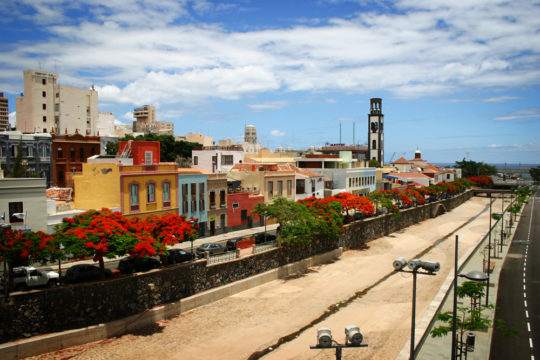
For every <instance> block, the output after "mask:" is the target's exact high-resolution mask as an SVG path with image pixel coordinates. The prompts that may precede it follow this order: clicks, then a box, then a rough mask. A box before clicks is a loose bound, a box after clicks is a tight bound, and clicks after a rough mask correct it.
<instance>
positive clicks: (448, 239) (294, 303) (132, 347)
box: [38, 198, 500, 360]
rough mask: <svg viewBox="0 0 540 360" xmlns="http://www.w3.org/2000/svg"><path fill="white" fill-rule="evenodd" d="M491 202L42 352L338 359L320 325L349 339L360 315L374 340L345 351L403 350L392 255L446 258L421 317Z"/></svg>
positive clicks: (402, 316) (392, 353) (483, 223)
mask: <svg viewBox="0 0 540 360" xmlns="http://www.w3.org/2000/svg"><path fill="white" fill-rule="evenodd" d="M487 204H488V200H487V199H483V198H473V199H471V200H470V201H468V202H466V203H465V204H463V205H461V206H459V207H458V208H456V209H454V210H453V211H451V212H449V213H446V214H444V215H441V216H439V217H437V218H435V219H429V220H426V221H424V222H422V223H420V224H417V225H414V226H411V227H409V228H407V229H404V230H402V231H400V232H397V233H393V234H390V235H389V236H385V237H382V238H379V239H377V240H375V241H372V242H370V243H369V248H368V249H365V250H351V251H346V252H345V253H344V254H343V255H342V256H341V258H340V259H339V260H338V261H335V262H332V263H329V264H326V265H322V266H318V267H313V268H311V269H310V270H309V271H308V272H306V273H304V274H299V275H298V276H294V277H290V278H288V279H282V280H276V281H272V282H269V283H267V284H264V285H261V286H257V287H255V288H252V289H250V290H246V291H243V292H241V293H238V294H236V295H233V296H230V297H228V298H225V299H222V300H219V301H217V302H215V303H212V304H209V305H205V306H201V307H199V308H197V309H194V310H191V311H189V312H186V313H184V314H181V315H179V316H178V317H176V318H174V319H171V320H169V321H161V322H159V323H158V324H157V325H156V326H154V327H152V328H148V329H145V330H143V331H140V332H137V333H132V334H127V335H124V336H122V337H119V338H114V339H108V340H104V341H100V342H95V343H90V344H86V345H83V346H78V347H74V348H70V349H66V350H63V351H62V352H57V353H50V354H44V355H42V356H40V357H38V358H42V359H62V358H68V357H69V358H72V359H160V360H166V359H247V358H250V356H252V355H253V354H255V353H258V352H259V353H260V352H265V351H268V354H267V355H266V356H265V357H264V358H265V359H280V360H281V359H314V358H316V359H334V358H335V354H334V352H333V351H332V350H310V349H309V345H314V344H315V342H316V339H315V338H316V331H317V328H318V327H321V326H328V327H330V328H331V329H332V330H333V334H334V339H335V340H336V341H338V342H340V343H342V342H343V340H344V331H343V329H344V328H345V326H347V325H349V324H356V325H358V326H359V327H360V329H361V332H362V333H363V334H364V339H365V342H366V343H368V344H369V346H368V347H366V348H349V349H345V350H344V351H343V359H358V358H363V359H383V360H384V359H395V358H396V356H398V355H399V354H400V351H401V350H402V349H403V348H404V346H406V344H407V341H408V339H409V336H410V315H411V288H412V277H411V275H409V274H403V273H395V272H393V268H392V262H393V260H394V259H395V258H396V257H397V256H405V257H406V258H408V259H411V258H414V257H416V256H418V255H419V254H421V253H424V252H425V254H424V255H423V256H422V258H423V259H430V260H434V261H438V262H440V264H441V271H440V272H439V273H438V274H437V276H424V277H420V276H419V278H418V284H417V286H418V292H417V297H418V298H417V319H422V317H423V314H424V313H425V312H426V311H427V310H428V309H430V306H431V303H432V300H433V299H434V297H435V296H436V295H437V294H438V292H439V289H440V288H441V286H442V285H443V283H444V281H445V279H446V278H447V277H448V274H449V273H450V272H451V270H452V269H453V262H454V258H453V257H454V256H453V254H454V252H453V248H454V242H453V239H454V234H455V230H456V229H458V230H457V233H458V234H459V236H460V257H463V255H464V254H465V253H466V252H467V251H468V250H469V249H470V248H471V247H475V246H476V245H477V243H478V240H479V239H481V238H482V237H483V236H484V235H485V233H486V231H487V228H488V224H489V213H488V211H487V209H488V205H487ZM499 206H500V204H499ZM426 251H427V252H426ZM251 358H253V359H254V358H257V357H256V356H254V357H251Z"/></svg>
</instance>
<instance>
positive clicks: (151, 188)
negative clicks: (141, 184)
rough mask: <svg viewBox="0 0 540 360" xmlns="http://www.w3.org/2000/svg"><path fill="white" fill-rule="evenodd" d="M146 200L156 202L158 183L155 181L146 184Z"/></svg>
mask: <svg viewBox="0 0 540 360" xmlns="http://www.w3.org/2000/svg"><path fill="white" fill-rule="evenodd" d="M146 202H147V203H153V202H156V184H154V183H148V184H146Z"/></svg>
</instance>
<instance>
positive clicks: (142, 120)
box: [133, 105, 174, 135]
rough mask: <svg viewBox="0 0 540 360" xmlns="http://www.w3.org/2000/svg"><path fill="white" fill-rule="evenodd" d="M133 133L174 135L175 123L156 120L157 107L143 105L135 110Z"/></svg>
mask: <svg viewBox="0 0 540 360" xmlns="http://www.w3.org/2000/svg"><path fill="white" fill-rule="evenodd" d="M133 117H134V118H135V122H133V132H134V133H143V134H148V133H152V134H159V135H174V123H171V122H166V121H157V120H156V107H155V106H152V105H143V106H141V107H138V108H135V109H134V110H133Z"/></svg>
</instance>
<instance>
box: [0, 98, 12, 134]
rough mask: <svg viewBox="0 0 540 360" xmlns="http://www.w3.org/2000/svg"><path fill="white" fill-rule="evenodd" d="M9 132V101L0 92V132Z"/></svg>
mask: <svg viewBox="0 0 540 360" xmlns="http://www.w3.org/2000/svg"><path fill="white" fill-rule="evenodd" d="M9 130H10V126H9V101H8V98H7V97H4V93H3V92H0V131H9Z"/></svg>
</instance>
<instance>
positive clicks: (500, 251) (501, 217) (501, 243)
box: [495, 211, 504, 253]
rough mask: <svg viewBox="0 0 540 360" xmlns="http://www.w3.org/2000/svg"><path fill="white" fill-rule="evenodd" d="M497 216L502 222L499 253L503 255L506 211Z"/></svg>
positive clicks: (497, 213)
mask: <svg viewBox="0 0 540 360" xmlns="http://www.w3.org/2000/svg"><path fill="white" fill-rule="evenodd" d="M495 215H497V217H499V218H500V221H501V241H500V243H499V253H502V251H503V248H502V247H503V240H504V211H500V212H496V213H495Z"/></svg>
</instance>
